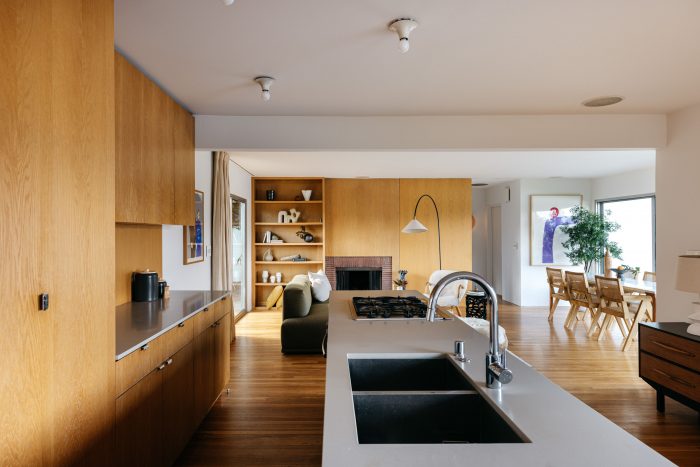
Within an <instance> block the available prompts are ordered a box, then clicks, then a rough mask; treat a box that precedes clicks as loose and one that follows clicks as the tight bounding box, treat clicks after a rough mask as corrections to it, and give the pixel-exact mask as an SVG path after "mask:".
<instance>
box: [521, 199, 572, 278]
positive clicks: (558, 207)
mask: <svg viewBox="0 0 700 467" xmlns="http://www.w3.org/2000/svg"><path fill="white" fill-rule="evenodd" d="M582 203H583V196H582V195H530V264H531V265H532V266H571V261H569V258H567V257H566V254H565V253H566V249H565V248H564V246H563V245H562V243H564V242H565V241H566V239H567V238H568V237H567V235H566V234H565V233H564V232H563V231H562V229H561V227H564V226H566V225H572V224H573V222H572V221H571V209H572V208H573V207H574V206H581V205H582Z"/></svg>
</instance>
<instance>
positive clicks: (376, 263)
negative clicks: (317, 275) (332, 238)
mask: <svg viewBox="0 0 700 467" xmlns="http://www.w3.org/2000/svg"><path fill="white" fill-rule="evenodd" d="M336 268H368V269H372V268H381V271H382V290H391V289H392V287H391V256H326V276H327V277H328V282H330V283H331V288H332V289H333V290H336V286H337V274H336Z"/></svg>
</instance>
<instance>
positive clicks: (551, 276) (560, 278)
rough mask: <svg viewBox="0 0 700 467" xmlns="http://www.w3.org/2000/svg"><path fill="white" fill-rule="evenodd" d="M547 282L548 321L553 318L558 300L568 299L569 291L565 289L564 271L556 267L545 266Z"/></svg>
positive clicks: (566, 300)
mask: <svg viewBox="0 0 700 467" xmlns="http://www.w3.org/2000/svg"><path fill="white" fill-rule="evenodd" d="M547 284H549V317H548V318H547V319H548V320H549V321H552V319H553V318H554V311H556V309H557V305H559V301H560V300H564V301H565V302H568V301H569V291H568V290H567V289H566V281H565V280H564V272H563V271H562V270H561V269H558V268H547Z"/></svg>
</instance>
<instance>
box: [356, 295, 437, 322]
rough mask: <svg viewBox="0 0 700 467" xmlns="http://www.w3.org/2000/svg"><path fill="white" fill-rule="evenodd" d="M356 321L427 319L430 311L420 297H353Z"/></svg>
mask: <svg viewBox="0 0 700 467" xmlns="http://www.w3.org/2000/svg"><path fill="white" fill-rule="evenodd" d="M352 303H353V306H354V308H355V319H359V320H366V319H380V320H381V319H425V316H426V311H427V309H428V307H427V305H426V304H425V302H423V301H422V300H421V299H420V298H418V297H353V299H352Z"/></svg>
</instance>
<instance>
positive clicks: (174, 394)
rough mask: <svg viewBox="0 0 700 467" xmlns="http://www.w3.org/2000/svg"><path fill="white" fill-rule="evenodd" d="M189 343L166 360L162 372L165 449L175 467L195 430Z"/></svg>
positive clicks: (191, 346)
mask: <svg viewBox="0 0 700 467" xmlns="http://www.w3.org/2000/svg"><path fill="white" fill-rule="evenodd" d="M193 347H194V346H193V344H192V343H189V344H187V345H186V346H185V347H183V348H182V349H180V350H179V351H178V352H177V353H176V354H175V355H173V356H172V357H171V358H170V359H168V360H167V361H168V362H169V364H168V366H167V367H166V369H165V370H164V371H163V447H164V448H165V451H164V453H165V465H172V464H173V463H174V462H175V460H176V459H177V457H178V455H179V454H180V453H181V452H182V450H183V449H184V447H185V446H186V445H187V442H188V441H189V439H190V436H191V434H192V432H193V431H194V428H195V426H194V360H193Z"/></svg>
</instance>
